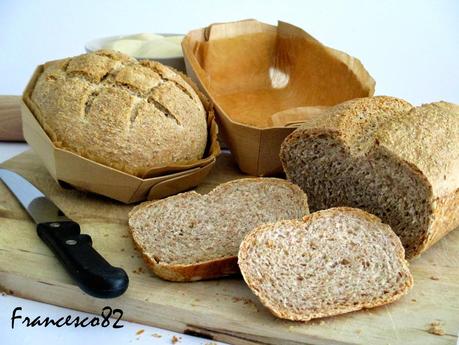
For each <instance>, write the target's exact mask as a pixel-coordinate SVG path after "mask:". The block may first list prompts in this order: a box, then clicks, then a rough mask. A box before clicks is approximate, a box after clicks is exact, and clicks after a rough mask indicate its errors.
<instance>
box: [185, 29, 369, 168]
mask: <svg viewBox="0 0 459 345" xmlns="http://www.w3.org/2000/svg"><path fill="white" fill-rule="evenodd" d="M182 48H183V52H184V57H185V64H186V67H187V73H188V75H189V76H190V77H191V78H192V79H193V80H194V81H195V82H196V83H197V84H198V85H199V86H200V87H201V88H202V90H204V92H205V93H206V94H207V96H208V97H209V98H210V99H211V100H212V102H213V103H214V105H215V108H216V111H217V121H218V123H219V126H220V132H221V134H222V136H223V139H224V141H225V142H226V144H227V145H228V146H229V148H230V150H231V152H232V154H233V155H234V157H235V159H236V161H237V164H238V165H239V167H240V169H241V170H242V171H243V172H246V173H249V174H252V175H259V176H269V175H276V174H278V173H280V172H281V171H282V168H281V164H280V161H279V148H280V145H281V143H282V141H283V140H284V138H285V137H286V136H287V135H288V134H289V133H291V132H292V131H293V130H294V127H295V126H296V125H298V123H301V116H302V114H303V115H304V116H306V117H308V116H310V113H311V111H312V112H317V111H318V109H325V108H326V107H329V106H333V105H335V104H338V103H341V102H343V101H347V100H350V99H353V98H358V97H367V96H371V95H373V93H374V87H375V82H374V80H373V79H372V77H371V76H370V75H369V73H368V72H367V71H366V70H365V68H364V67H363V65H362V64H361V62H360V61H359V60H358V59H356V58H353V57H351V56H349V55H347V54H345V53H343V52H340V51H338V50H335V49H332V48H329V47H326V46H324V45H323V44H322V43H320V42H319V41H317V40H316V39H314V38H313V37H312V36H310V35H309V34H307V33H306V32H305V31H303V30H301V29H300V28H297V27H295V26H293V25H291V24H288V23H284V22H279V23H278V26H272V25H268V24H264V23H261V22H258V21H256V20H245V21H239V22H233V23H222V24H213V25H210V26H209V27H207V28H202V29H198V30H194V31H191V32H190V33H188V35H187V36H186V37H185V39H184V40H183V41H182ZM309 107H312V110H311V111H309V110H308V109H307V108H309ZM296 108H300V110H299V111H295V109H296ZM279 113H280V114H281V115H278V114H279ZM289 114H290V115H289ZM289 116H292V117H291V118H290V117H289ZM292 122H293V123H295V124H296V125H295V126H292V125H291V124H292Z"/></svg>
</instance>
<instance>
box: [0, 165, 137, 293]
mask: <svg viewBox="0 0 459 345" xmlns="http://www.w3.org/2000/svg"><path fill="white" fill-rule="evenodd" d="M0 179H1V180H2V181H3V183H4V184H5V185H6V186H7V187H8V189H9V190H10V191H11V192H12V194H13V195H14V196H15V197H16V199H17V200H18V201H19V203H20V204H21V205H22V206H23V207H24V209H25V210H26V211H27V213H28V214H29V215H30V217H31V218H32V219H33V220H34V222H35V223H36V224H37V233H38V236H39V237H40V238H41V239H42V241H43V242H45V243H46V245H47V246H48V247H49V248H50V249H51V250H52V251H53V252H54V254H55V255H56V256H57V258H58V259H59V261H60V262H61V263H62V264H63V266H64V267H65V269H66V271H67V272H68V273H69V275H70V276H71V277H72V278H73V279H74V281H75V282H76V283H77V285H78V286H79V287H80V289H81V290H83V291H84V292H86V293H87V294H89V295H91V296H94V297H98V298H113V297H118V296H120V295H122V294H123V293H124V292H125V291H126V290H127V287H128V285H129V278H128V276H127V274H126V272H125V271H124V270H123V269H122V268H120V267H114V266H112V265H110V264H109V263H108V262H107V260H105V259H104V257H103V256H102V255H100V254H99V253H98V252H97V251H96V250H95V249H94V247H93V246H92V239H91V237H90V236H89V235H87V234H81V233H80V226H79V224H78V223H76V222H74V221H73V220H71V219H69V218H68V217H67V216H66V215H65V214H64V212H62V211H61V210H60V209H59V207H57V206H56V205H55V204H54V203H53V202H52V201H51V200H50V199H48V198H47V197H46V196H45V195H44V194H43V193H42V192H41V191H40V190H39V189H37V188H36V187H35V186H34V185H33V184H32V183H30V182H29V181H27V180H26V179H25V178H24V177H22V176H21V175H19V174H17V173H15V172H13V171H10V170H7V169H0Z"/></svg>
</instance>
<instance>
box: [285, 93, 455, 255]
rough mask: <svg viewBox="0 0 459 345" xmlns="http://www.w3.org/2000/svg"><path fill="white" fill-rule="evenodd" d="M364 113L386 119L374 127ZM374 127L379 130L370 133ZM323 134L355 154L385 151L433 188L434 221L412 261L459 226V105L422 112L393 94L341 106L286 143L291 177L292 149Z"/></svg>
mask: <svg viewBox="0 0 459 345" xmlns="http://www.w3.org/2000/svg"><path fill="white" fill-rule="evenodd" d="M369 109H371V110H369ZM360 111H367V112H368V111H374V112H380V113H381V114H384V115H382V117H384V116H385V118H383V119H380V120H378V116H373V117H372V118H369V119H366V121H368V122H369V123H370V125H368V123H367V122H365V121H362V120H361V119H359V116H358V115H359V112H360ZM445 114H447V115H446V116H444V115H445ZM420 119H422V121H421V120H420ZM435 121H438V122H439V123H438V124H436V123H435ZM369 128H370V129H372V128H375V130H374V131H370V132H367V131H368V129H369ZM421 128H423V130H424V131H423V132H422V133H429V134H428V137H426V138H423V140H424V141H423V146H422V150H418V149H417V148H416V145H419V144H418V140H416V138H417V135H418V134H417V133H421V132H420V129H421ZM448 133H449V134H448ZM320 135H329V136H330V137H333V138H335V139H337V140H339V141H340V142H341V143H342V145H343V147H345V148H346V149H347V150H349V154H350V155H351V156H352V155H362V156H363V155H365V154H367V153H368V152H372V151H373V152H374V151H375V150H380V151H384V152H385V153H387V155H388V156H391V157H392V159H394V160H396V161H398V162H399V163H400V164H401V165H402V166H404V167H406V169H407V170H409V171H410V173H411V174H412V175H413V176H415V178H416V179H417V180H418V181H422V182H421V183H422V184H423V185H424V188H426V189H427V190H429V197H428V199H429V200H428V203H429V205H430V206H431V213H430V214H429V215H427V216H428V217H429V219H430V220H429V222H428V225H427V226H426V227H425V228H423V229H422V230H423V233H422V234H421V235H420V236H419V238H418V240H419V241H418V242H419V243H418V244H416V246H415V247H414V248H413V249H411V250H410V251H408V252H407V257H408V258H412V257H415V256H417V255H419V254H421V253H422V252H423V251H425V250H426V249H428V248H429V247H430V246H431V245H433V244H434V243H435V242H436V241H438V240H439V239H440V238H442V237H443V236H445V235H446V234H447V233H448V232H450V231H452V230H454V229H455V228H456V227H458V226H459V207H458V205H459V106H457V105H455V104H450V103H446V102H436V103H431V104H428V105H423V106H422V107H417V108H416V107H413V106H411V105H410V104H409V103H408V102H405V101H403V100H400V99H397V98H393V97H387V96H376V97H367V98H361V99H355V100H351V101H348V102H344V103H342V104H339V105H337V106H335V107H332V108H331V109H329V110H328V111H326V112H325V113H324V114H323V117H322V118H321V119H315V120H314V122H310V123H305V124H304V125H303V126H302V127H300V128H299V129H297V130H295V131H294V132H292V133H291V134H290V135H289V136H287V138H286V139H285V140H284V142H283V143H282V145H281V150H280V159H281V162H282V166H283V168H284V170H285V172H286V174H287V178H289V179H291V178H290V175H291V171H290V168H289V158H288V153H289V148H290V147H291V146H292V145H294V144H295V143H297V142H298V141H299V140H302V139H305V138H309V137H312V136H320ZM405 136H406V137H405ZM451 136H452V137H451ZM417 139H420V138H417ZM445 147H446V149H445ZM419 152H420V153H419ZM445 152H448V153H446V154H445ZM293 182H295V181H293ZM306 192H307V191H306Z"/></svg>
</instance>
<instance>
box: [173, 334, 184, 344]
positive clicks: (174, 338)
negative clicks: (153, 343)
mask: <svg viewBox="0 0 459 345" xmlns="http://www.w3.org/2000/svg"><path fill="white" fill-rule="evenodd" d="M180 339H182V338H181V337H178V338H177V337H176V336H175V335H174V336H173V337H172V339H171V343H172V344H177V343H178V342H180Z"/></svg>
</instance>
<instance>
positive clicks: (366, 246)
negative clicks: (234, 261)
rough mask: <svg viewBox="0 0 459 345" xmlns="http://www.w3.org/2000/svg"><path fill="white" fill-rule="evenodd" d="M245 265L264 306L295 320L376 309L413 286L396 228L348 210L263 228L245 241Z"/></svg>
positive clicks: (241, 255) (241, 253) (242, 260)
mask: <svg viewBox="0 0 459 345" xmlns="http://www.w3.org/2000/svg"><path fill="white" fill-rule="evenodd" d="M239 267H240V269H241V272H242V275H243V277H244V279H245V281H246V282H247V284H248V285H249V287H250V288H251V289H252V291H253V292H254V293H255V294H256V295H257V296H258V297H259V298H260V300H261V302H262V303H263V304H264V305H265V306H266V307H268V308H269V309H270V310H271V312H272V313H273V314H274V315H276V316H277V317H280V318H284V319H290V320H302V321H307V320H310V319H314V318H320V317H325V316H332V315H337V314H343V313H348V312H351V311H354V310H359V309H362V308H372V307H376V306H379V305H382V304H386V303H390V302H393V301H395V300H397V299H398V298H400V297H401V296H402V295H404V294H406V293H407V291H408V289H409V288H410V287H411V286H412V285H413V278H412V276H411V273H410V271H409V270H408V263H407V262H406V260H405V253H404V249H403V246H402V244H401V242H400V239H399V238H398V237H397V235H396V234H395V233H394V232H393V231H392V229H391V228H390V227H389V226H388V225H386V224H383V223H381V220H380V219H379V218H378V217H376V216H373V215H371V214H369V213H367V212H365V211H362V210H360V209H354V208H347V207H337V208H331V209H328V210H324V211H319V212H315V213H312V214H311V215H309V216H306V217H304V219H303V220H284V221H279V222H277V223H273V224H264V225H261V226H259V227H258V228H256V229H254V230H253V231H251V232H250V233H249V234H248V235H247V236H246V237H245V238H244V240H243V242H242V243H241V247H240V249H239Z"/></svg>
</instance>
